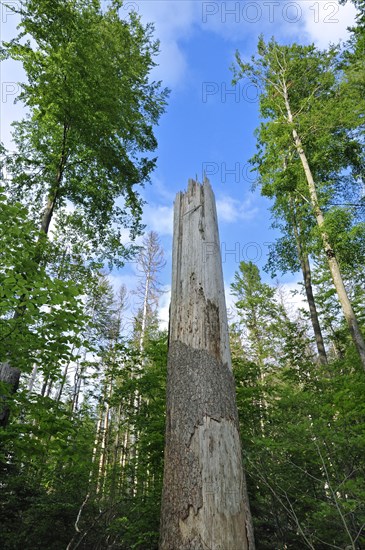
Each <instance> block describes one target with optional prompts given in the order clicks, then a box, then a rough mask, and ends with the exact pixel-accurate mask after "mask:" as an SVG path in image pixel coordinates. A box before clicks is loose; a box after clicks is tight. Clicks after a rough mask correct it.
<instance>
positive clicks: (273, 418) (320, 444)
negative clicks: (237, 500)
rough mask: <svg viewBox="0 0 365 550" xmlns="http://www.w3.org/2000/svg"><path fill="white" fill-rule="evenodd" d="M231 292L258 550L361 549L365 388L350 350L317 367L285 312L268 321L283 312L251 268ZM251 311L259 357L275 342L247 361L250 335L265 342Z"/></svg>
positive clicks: (243, 268) (298, 328)
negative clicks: (271, 313) (234, 301)
mask: <svg viewBox="0 0 365 550" xmlns="http://www.w3.org/2000/svg"><path fill="white" fill-rule="evenodd" d="M233 288H234V291H235V292H236V293H237V291H238V290H240V291H241V294H238V293H237V297H238V300H237V304H236V305H237V311H238V314H239V319H240V323H239V324H237V326H236V329H235V331H234V332H233V333H232V339H231V347H232V358H233V367H234V373H235V377H236V382H237V404H238V410H239V417H240V426H241V438H242V447H243V454H244V460H245V467H246V473H247V477H248V480H247V481H248V490H249V496H250V506H251V511H252V515H253V519H254V525H255V537H256V547H257V548H258V549H259V550H264V549H265V550H269V549H272V550H274V549H275V550H276V549H277V548H285V547H288V548H312V549H313V548H315V549H316V550H318V549H319V550H322V549H323V550H324V549H325V548H327V547H328V546H329V545H332V546H335V547H338V548H345V547H347V546H348V547H351V548H356V549H360V548H362V545H363V544H364V542H365V540H364V538H363V529H362V526H363V523H364V520H365V508H364V505H363V503H364V491H363V487H364V481H365V480H364V444H365V431H364V426H365V423H364V420H365V418H364V412H365V411H364V406H363V398H362V393H363V391H364V385H365V381H364V377H363V373H362V371H361V368H360V364H359V359H358V357H357V356H356V353H355V350H354V349H353V348H352V347H351V346H350V345H349V343H348V342H346V346H347V347H346V353H345V356H344V357H343V359H342V360H338V359H337V360H332V362H331V363H330V364H329V365H327V366H320V365H318V364H315V363H314V362H313V359H312V355H311V351H310V347H309V342H308V339H307V337H306V335H305V328H304V327H303V326H302V324H301V322H299V320H295V321H291V320H289V319H288V318H287V316H286V315H285V311H284V310H283V309H281V314H280V315H277V316H270V318H271V322H267V318H266V317H265V315H266V312H267V308H268V307H269V308H270V311H273V310H275V309H276V311H280V308H279V306H278V304H276V306H275V304H274V303H273V302H272V299H273V297H274V289H272V288H270V287H269V285H265V284H263V283H262V282H260V276H259V271H258V269H257V268H255V266H252V265H248V264H247V265H242V264H241V266H240V272H239V273H237V274H236V280H235V284H234V285H233ZM259 289H261V290H260V291H259ZM251 296H254V298H255V299H254V300H252V299H251ZM260 296H262V298H261V299H260ZM269 304H270V305H269ZM253 305H254V306H255V311H256V313H257V322H258V324H259V325H260V326H264V327H265V330H264V336H265V340H264V344H265V349H266V350H269V349H270V347H269V346H270V345H271V343H272V342H275V341H276V346H275V347H274V349H272V350H271V354H270V355H266V356H265V355H263V354H261V355H256V357H254V356H252V355H250V356H247V334H248V335H249V338H250V339H255V338H256V339H257V338H259V339H260V338H261V333H259V332H257V333H255V332H254V331H253V330H252V321H251V320H252V314H251V313H250V312H251V311H252V306H253ZM265 318H266V321H265ZM247 331H248V332H247ZM278 334H280V340H278V339H277V335H278ZM258 344H259V342H256V349H262V340H261V348H260V346H259V345H258ZM273 352H274V353H273ZM268 365H269V368H267V367H268Z"/></svg>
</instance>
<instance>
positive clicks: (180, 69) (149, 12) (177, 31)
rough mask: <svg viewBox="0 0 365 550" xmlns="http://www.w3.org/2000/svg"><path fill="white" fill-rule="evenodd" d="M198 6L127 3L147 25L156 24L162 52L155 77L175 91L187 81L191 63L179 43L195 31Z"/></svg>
mask: <svg viewBox="0 0 365 550" xmlns="http://www.w3.org/2000/svg"><path fill="white" fill-rule="evenodd" d="M197 4H199V2H196V1H194V0H184V1H183V2H181V1H179V0H169V1H165V0H153V1H151V0H141V1H138V2H127V3H126V4H125V8H126V9H130V8H134V9H135V10H136V11H137V12H138V14H139V15H141V16H142V21H143V22H144V23H148V22H152V23H154V26H155V37H156V38H158V39H159V41H160V50H161V53H160V55H159V56H158V59H157V62H158V66H157V67H156V68H155V69H154V72H153V77H154V78H156V80H162V81H163V83H164V85H166V86H169V87H174V88H176V86H178V85H179V84H182V83H183V82H184V81H185V80H186V75H187V70H188V63H187V60H186V57H185V54H184V51H183V48H182V47H181V45H180V41H181V40H182V39H186V38H187V37H188V36H189V35H190V33H191V32H192V29H193V26H194V22H196V21H197V11H198V10H197V7H198V6H197Z"/></svg>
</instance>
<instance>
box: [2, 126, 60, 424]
mask: <svg viewBox="0 0 365 550" xmlns="http://www.w3.org/2000/svg"><path fill="white" fill-rule="evenodd" d="M68 131H69V126H68V124H66V123H65V124H64V125H63V139H62V150H61V155H60V160H59V163H58V167H57V173H56V177H55V182H54V186H52V189H50V190H49V193H48V197H47V204H46V207H45V209H44V212H43V215H42V218H41V224H40V237H39V242H40V241H41V240H42V238H44V237H46V236H47V235H48V231H49V226H50V223H51V220H52V216H53V212H54V208H55V205H56V201H57V198H58V195H59V191H60V187H61V183H62V178H63V172H64V169H65V166H66V160H67V154H66V141H67V135H68ZM35 259H36V261H37V263H40V262H41V259H42V256H41V249H39V248H38V251H36V256H35ZM25 308H26V306H22V307H21V308H17V309H16V310H15V312H14V319H17V318H18V317H20V316H22V315H23V312H24V309H25ZM11 362H12V361H9V362H7V363H3V364H2V365H1V367H0V383H5V384H7V385H8V386H9V393H15V392H16V391H17V389H18V386H19V381H20V374H21V371H20V369H19V368H18V367H13V366H12V365H11V364H10V363H11ZM9 373H10V374H9ZM0 403H1V409H0V426H3V427H5V426H6V425H7V423H8V420H9V414H10V412H9V405H8V400H7V398H6V396H5V395H3V396H0Z"/></svg>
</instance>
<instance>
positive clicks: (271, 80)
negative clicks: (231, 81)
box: [235, 38, 365, 369]
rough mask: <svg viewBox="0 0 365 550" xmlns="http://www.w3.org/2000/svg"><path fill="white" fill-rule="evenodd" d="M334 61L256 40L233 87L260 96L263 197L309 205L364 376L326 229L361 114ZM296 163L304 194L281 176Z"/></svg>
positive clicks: (359, 343)
mask: <svg viewBox="0 0 365 550" xmlns="http://www.w3.org/2000/svg"><path fill="white" fill-rule="evenodd" d="M337 56H338V51H337V49H336V48H334V47H332V48H330V49H329V50H328V51H323V52H321V51H319V50H318V49H316V48H315V47H314V46H300V45H297V44H293V45H291V46H280V45H278V44H277V43H276V42H275V40H274V39H272V40H271V41H270V42H269V43H268V44H265V42H264V40H263V39H262V38H261V39H260V40H259V43H258V56H257V57H256V58H253V60H252V63H251V64H250V63H245V62H244V61H243V60H242V58H241V56H240V54H239V53H238V52H237V54H236V66H235V81H237V80H239V79H240V78H242V77H243V76H244V75H247V76H248V77H249V78H251V80H252V81H253V82H254V83H255V84H256V85H257V86H259V87H260V88H261V90H262V93H261V97H260V111H261V115H262V116H263V118H264V119H267V122H262V123H261V125H260V128H259V130H258V145H259V152H258V154H257V155H256V157H255V159H254V161H255V162H256V163H257V166H258V170H259V174H260V178H261V185H262V192H263V194H266V195H269V196H271V197H276V196H281V197H282V196H283V195H285V194H287V193H288V191H290V192H294V193H295V194H296V196H297V197H298V199H300V200H302V201H307V202H308V203H309V204H310V205H311V210H312V215H313V217H314V220H315V222H316V225H317V227H318V233H319V236H320V239H321V242H322V247H323V250H324V253H325V255H326V258H327V262H328V267H329V270H330V272H331V276H332V280H333V284H334V287H335V289H336V292H337V295H338V299H339V301H340V303H341V307H342V311H343V314H344V316H345V318H346V321H347V324H348V328H349V331H350V334H351V337H352V340H353V342H354V345H355V348H356V350H357V352H358V354H359V357H360V361H361V364H362V366H363V368H364V369H365V342H364V337H363V335H362V333H361V329H360V326H359V323H358V320H357V318H356V316H355V313H354V310H353V307H352V304H351V302H350V300H349V297H348V292H347V290H346V287H345V284H344V281H343V277H342V274H341V270H340V266H339V261H338V258H337V254H336V249H335V243H333V242H332V241H331V239H330V238H329V234H328V231H327V228H326V205H327V204H328V198H329V197H331V196H332V197H333V196H334V195H335V193H336V183H338V181H339V178H340V176H341V171H343V170H344V169H346V168H347V169H348V168H351V166H352V160H354V161H355V162H356V159H357V153H358V151H359V149H360V146H359V143H358V142H356V140H355V139H354V138H353V137H352V136H351V130H353V129H354V128H356V127H357V126H359V123H360V119H359V115H360V112H359V109H358V108H357V107H356V108H354V104H353V103H352V102H351V98H349V99H347V97H346V94H343V93H341V92H342V90H341V87H340V85H339V81H340V78H341V73H340V69H339V66H338V57H337ZM351 159H352V160H351ZM284 161H285V163H284ZM294 163H295V164H299V166H301V170H302V174H303V176H304V178H303V182H304V184H305V185H304V186H302V185H299V183H298V181H301V180H297V181H296V182H295V180H293V179H292V178H290V179H289V180H288V179H287V178H286V177H285V170H287V169H290V166H289V165H292V164H294ZM283 166H284V167H283ZM283 174H284V175H283ZM288 185H289V189H288V187H287V186H288Z"/></svg>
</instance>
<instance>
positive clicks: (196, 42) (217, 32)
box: [0, 0, 355, 323]
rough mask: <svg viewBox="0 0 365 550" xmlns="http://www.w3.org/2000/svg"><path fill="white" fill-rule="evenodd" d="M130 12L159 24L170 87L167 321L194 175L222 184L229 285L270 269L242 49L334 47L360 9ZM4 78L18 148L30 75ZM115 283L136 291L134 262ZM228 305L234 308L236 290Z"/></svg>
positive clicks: (311, 6)
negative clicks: (252, 167) (174, 254)
mask: <svg viewBox="0 0 365 550" xmlns="http://www.w3.org/2000/svg"><path fill="white" fill-rule="evenodd" d="M9 3H10V4H15V2H14V1H12V2H10V1H9ZM130 9H134V10H135V11H137V12H138V13H139V14H140V15H141V16H142V19H143V20H144V21H145V22H147V21H152V22H154V23H155V29H156V31H155V36H156V38H159V39H160V41H161V54H160V56H159V58H158V63H159V66H158V67H157V68H156V69H155V71H154V75H153V76H154V78H156V79H161V80H162V81H163V83H164V85H166V86H168V87H169V88H170V89H171V95H170V99H169V105H168V107H167V111H166V113H165V114H164V115H163V117H162V119H161V121H160V125H159V127H158V128H156V136H157V139H158V143H159V146H158V150H157V156H158V164H157V169H156V171H155V172H154V174H153V176H152V185H150V186H148V187H147V188H146V189H145V191H144V198H145V199H146V201H147V202H148V204H147V205H146V208H145V214H144V222H145V223H146V225H147V230H150V229H153V230H155V231H157V232H158V233H159V234H160V237H161V242H162V245H163V247H164V250H165V255H166V260H167V264H166V268H165V269H164V271H163V273H162V274H161V278H162V282H163V284H164V285H165V287H166V290H167V292H166V294H165V295H164V296H163V297H162V300H161V310H160V316H161V319H162V320H163V321H164V322H165V323H166V320H167V315H168V303H169V293H168V289H169V286H170V274H171V244H172V212H173V201H174V197H175V195H176V193H177V192H178V191H180V190H184V189H185V188H186V186H187V180H188V178H190V177H194V178H195V176H196V175H197V176H198V178H199V179H200V180H201V178H202V173H203V170H204V169H205V171H206V173H207V175H208V177H209V179H210V181H211V184H212V186H213V189H214V192H215V195H216V199H217V210H218V219H219V230H220V238H221V243H222V258H223V272H224V279H225V285H226V287H227V289H229V285H230V283H231V282H232V280H233V276H234V272H235V270H236V269H237V267H238V262H239V261H240V260H246V261H247V260H252V261H256V262H257V263H258V265H259V266H260V267H262V266H263V265H264V264H265V261H266V253H267V250H268V243H270V242H272V241H273V240H275V237H276V233H275V232H274V231H273V230H272V229H271V228H270V223H271V222H270V213H269V212H268V207H269V203H268V201H267V200H264V199H263V198H262V197H260V195H259V192H258V191H256V192H255V193H252V192H251V185H252V181H253V179H254V175H253V174H252V173H250V172H249V167H248V164H247V163H248V159H249V158H250V157H251V156H252V154H253V153H254V152H255V138H254V135H253V132H254V129H255V128H256V126H257V125H258V103H257V100H256V95H257V93H256V90H255V89H254V88H252V87H251V86H250V85H249V83H248V82H247V81H243V82H242V83H241V84H240V85H239V87H238V88H236V89H235V90H233V87H232V85H231V78H232V73H231V71H230V70H229V67H230V65H231V64H232V63H233V60H234V52H235V50H236V49H238V50H239V51H240V52H241V55H242V57H246V58H248V57H249V56H250V55H252V54H253V53H254V52H255V49H256V44H257V38H258V36H259V34H260V33H263V34H264V36H265V37H266V38H270V37H271V36H275V38H276V39H277V40H278V41H281V42H287V43H288V42H293V41H297V42H300V43H308V42H315V43H316V44H317V45H318V46H320V47H326V46H327V45H328V43H329V42H330V41H333V42H337V41H338V40H340V39H342V40H345V39H346V38H347V36H348V34H347V31H346V28H347V26H348V25H351V24H352V23H353V21H354V15H355V10H354V8H353V6H352V4H350V3H349V4H347V5H346V6H344V7H341V6H339V5H338V3H337V1H335V0H333V1H327V0H319V1H313V0H298V1H296V2H289V1H285V0H280V1H271V0H270V1H265V0H261V1H249V0H241V1H239V2H237V1H235V2H231V1H230V2H224V1H223V2H203V1H200V0H133V1H132V2H125V5H124V7H123V8H122V12H123V10H124V13H126V12H127V11H128V10H130ZM1 16H2V19H1V33H2V39H7V38H10V37H11V36H12V35H14V33H15V26H16V17H15V16H14V15H11V14H9V13H8V11H7V9H6V7H5V6H4V5H2V14H1ZM0 78H1V85H2V102H1V139H2V140H3V141H4V142H5V144H6V145H7V146H10V147H11V144H10V123H11V121H12V120H14V119H18V118H20V117H21V116H22V110H21V107H20V105H19V104H15V105H14V104H13V102H14V98H15V97H16V95H17V93H18V88H17V84H16V83H17V82H18V81H19V80H22V79H23V75H22V71H21V70H20V68H19V67H18V66H17V65H16V64H14V63H11V62H5V63H4V65H3V68H2V73H1V77H0ZM264 278H266V279H267V276H266V275H264ZM112 280H113V283H114V284H115V286H118V285H119V284H120V283H122V282H124V283H125V284H126V285H127V287H128V288H129V289H133V288H134V287H135V285H136V272H135V265H134V264H127V265H126V266H125V268H124V269H123V270H121V271H119V272H114V273H113V274H112ZM298 280H300V276H299V275H297V276H292V275H291V276H286V277H282V278H281V282H282V283H283V284H284V286H285V287H286V288H288V289H289V288H292V287H293V286H294V285H295V282H296V281H298ZM227 301H228V304H230V302H231V299H230V298H229V296H228V292H227Z"/></svg>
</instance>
